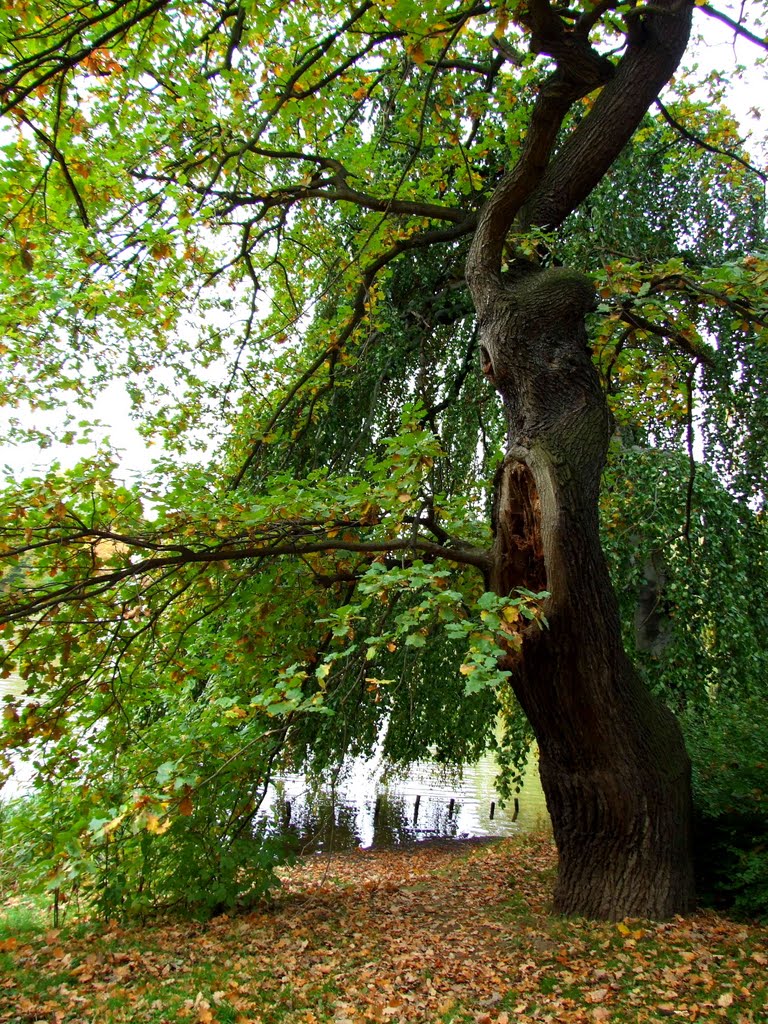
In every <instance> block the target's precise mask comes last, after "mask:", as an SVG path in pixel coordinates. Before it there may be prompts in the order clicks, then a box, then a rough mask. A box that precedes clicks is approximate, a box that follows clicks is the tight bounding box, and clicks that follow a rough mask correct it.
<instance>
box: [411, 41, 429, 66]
mask: <svg viewBox="0 0 768 1024" xmlns="http://www.w3.org/2000/svg"><path fill="white" fill-rule="evenodd" d="M408 56H409V57H410V58H411V60H412V61H413V62H414V64H419V65H421V64H423V63H424V61H425V60H426V59H427V58H426V56H425V54H424V51H423V50H422V48H421V43H416V45H415V46H414V47H412V48H411V49H410V50H409V51H408Z"/></svg>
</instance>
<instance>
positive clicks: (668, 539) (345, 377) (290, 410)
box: [0, 0, 768, 916]
mask: <svg viewBox="0 0 768 1024" xmlns="http://www.w3.org/2000/svg"><path fill="white" fill-rule="evenodd" d="M534 6H535V5H534ZM544 6H547V7H548V5H544ZM757 6H759V5H757ZM528 7H529V5H525V4H516V3H504V4H491V5H488V6H485V5H480V6H478V5H476V4H471V3H467V4H461V3H459V4H456V3H453V2H451V3H449V2H445V0H441V2H438V3H435V4H432V5H431V7H430V9H429V11H425V10H424V8H423V5H419V4H416V3H415V2H413V0H377V2H372V0H363V2H362V3H361V4H359V5H357V6H355V7H352V6H350V5H331V6H329V5H327V4H325V3H320V2H319V0H318V2H316V0H307V2H306V3H303V4H291V5H286V4H276V5H271V6H270V5H265V4H260V3H253V2H243V3H237V4H224V3H219V2H211V3H206V4H202V5H201V4H190V3H186V2H183V0H140V2H120V0H118V2H116V3H114V4H113V5H111V6H109V7H108V8H107V7H105V6H104V5H101V4H96V3H84V4H81V3H78V4H74V3H70V2H68V0H61V2H57V3H56V4H54V5H51V4H50V3H42V2H36V0H23V2H18V3H13V4H10V5H6V8H5V9H4V11H3V12H2V14H0V28H1V29H2V31H0V74H1V75H2V83H3V91H2V92H1V93H0V109H1V110H2V114H3V116H5V117H6V121H5V128H4V133H3V135H2V137H1V138H0V143H1V147H0V164H1V167H0V171H1V173H0V187H1V188H2V192H1V193H0V194H2V199H3V206H4V210H5V211H6V214H5V220H4V222H3V223H4V226H3V230H2V233H1V234H0V278H1V279H2V287H3V294H4V302H3V305H2V308H0V330H2V338H1V339H0V355H2V358H3V360H4V362H5V366H6V367H7V368H8V372H7V373H5V374H4V376H3V379H2V389H1V390H0V404H2V405H3V407H4V409H5V410H6V412H7V416H6V417H5V419H4V424H5V425H6V426H7V436H8V438H9V440H10V441H11V442H12V443H18V442H25V441H29V440H30V439H31V440H34V441H36V442H37V443H39V444H40V445H41V447H46V446H50V445H52V444H54V443H56V444H62V443H63V444H64V445H65V446H74V445H77V444H81V443H82V444H84V445H85V446H87V447H86V450H87V452H88V454H87V455H86V457H84V458H82V459H80V460H79V461H77V462H76V464H74V465H73V463H75V459H74V458H70V457H66V458H64V459H63V460H62V464H61V465H59V464H54V465H52V466H49V467H48V468H47V469H46V470H45V471H43V472H41V473H38V474H37V475H33V474H31V473H28V472H26V471H25V472H24V473H14V472H12V471H10V470H9V471H8V472H7V473H6V474H5V483H4V486H3V489H2V496H1V499H2V509H3V517H2V525H0V556H1V557H2V564H3V569H4V571H3V575H2V578H1V579H0V618H1V619H2V622H3V633H2V643H3V647H2V653H0V660H1V662H2V670H3V672H4V673H5V674H6V675H7V676H10V675H15V676H16V677H18V679H19V680H20V683H19V686H18V688H17V691H16V692H14V693H12V694H11V696H10V697H9V699H8V700H7V703H6V708H5V711H4V725H3V733H2V747H3V751H4V753H5V757H6V760H5V770H6V771H9V770H10V767H11V765H12V764H13V759H14V758H15V757H18V756H20V755H21V756H24V757H26V758H27V759H28V760H29V761H31V762H33V763H34V769H35V795H34V797H33V798H32V800H31V802H30V803H28V804H24V805H23V806H22V807H21V808H20V811H19V813H18V814H17V815H16V816H15V818H13V819H12V820H11V821H8V820H6V821H5V822H4V824H3V835H4V839H3V842H4V843H9V842H11V840H12V841H13V843H14V844H15V848H16V850H17V852H18V864H17V866H18V870H19V871H21V870H24V871H28V872H29V873H30V877H33V878H35V879H37V881H38V882H39V884H40V885H41V886H43V887H47V888H49V889H52V890H57V891H60V892H62V893H63V892H64V891H65V890H67V891H68V892H70V893H71V892H72V891H73V890H79V891H81V892H83V893H87V894H89V895H90V896H93V898H95V899H96V900H97V903H98V906H99V908H100V910H101V911H102V913H103V914H104V915H105V916H111V915H115V914H121V913H128V912H137V913H145V912H147V910H149V909H151V908H153V907H155V906H158V905H164V906H168V905H171V906H176V907H182V906H183V907H185V908H187V909H196V910H199V911H201V912H206V911H207V912H210V911H212V910H213V909H215V908H218V907H220V906H222V905H232V904H233V903H234V902H235V901H237V900H241V899H245V898H248V897H249V896H252V895H253V894H255V893H258V892H259V891H262V890H263V889H264V887H266V886H268V885H269V884H270V882H271V879H272V869H273V866H274V863H275V859H276V857H277V856H278V855H279V850H277V847H276V846H275V845H273V841H272V838H270V835H269V834H267V833H265V832H264V829H265V826H263V825H262V824H257V822H258V821H260V819H259V808H260V806H261V803H262V800H263V795H264V792H265V787H266V785H267V782H268V780H269V778H270V777H271V775H272V774H274V773H276V772H279V771H281V770H288V769H293V768H307V769H310V770H314V771H316V772H321V771H322V770H323V769H326V768H330V767H333V766H336V765H338V764H339V763H340V761H341V760H342V759H343V757H344V756H345V755H346V754H348V753H353V754H355V753H360V754H365V753H366V752H368V751H370V750H371V749H372V748H373V747H374V745H375V744H376V743H377V742H378V740H379V738H380V737H381V736H382V732H383V730H384V728H385V727H386V735H385V738H384V744H385V752H386V754H387V755H388V756H389V757H390V758H391V759H393V760H395V761H401V762H407V761H409V760H412V759H414V758H416V757H424V756H432V757H434V758H436V759H438V760H440V761H444V762H451V763H461V762H462V761H465V760H467V759H472V758H474V757H476V756H477V755H478V754H479V753H481V752H482V751H484V750H486V749H489V748H490V749H493V748H496V749H497V751H498V754H499V758H500V761H501V762H502V766H503V767H504V769H505V774H504V781H503V783H502V785H503V788H504V790H505V792H507V793H509V792H511V791H512V789H513V788H514V786H515V785H516V784H517V782H518V781H519V771H520V767H521V765H522V763H523V760H524V756H525V751H526V749H527V745H528V743H529V742H530V731H529V729H528V727H527V725H526V723H525V722H524V721H523V719H522V716H521V715H520V713H519V710H518V709H517V707H516V706H515V703H514V700H513V698H512V697H511V696H510V694H509V692H508V689H507V688H506V686H505V685H504V675H503V673H501V672H500V671H499V670H498V666H497V658H498V654H499V652H500V651H504V652H505V653H507V654H508V653H510V651H512V652H514V650H515V649H516V647H517V646H519V642H520V637H521V635H522V632H523V631H524V630H525V629H532V630H533V629H539V628H542V627H543V628H546V627H545V624H544V622H543V613H542V604H541V595H533V594H528V593H516V594H512V595H509V596H507V597H506V598H503V599H499V598H496V597H494V596H492V595H490V594H488V593H486V592H485V591H486V582H487V581H486V575H485V574H486V571H487V565H488V545H489V543H490V540H491V538H490V531H489V530H488V526H487V521H488V518H489V512H490V504H491V493H492V488H493V475H494V472H495V469H496V466H497V463H498V460H499V458H500V456H501V455H502V454H503V451H504V425H503V423H502V417H501V414H500V410H499V408H498V405H497V402H496V398H495V396H494V394H493V392H492V389H491V388H490V387H489V386H488V384H487V382H486V381H485V380H484V379H483V374H482V370H481V366H480V365H479V363H480V360H479V358H478V352H477V337H476V328H475V324H474V318H473V314H472V310H471V306H470V303H469V300H468V297H467V294H466V289H465V287H464V282H463V268H464V261H465V258H466V251H467V242H468V239H469V238H470V236H471V234H472V231H473V230H474V226H475V225H476V222H477V211H478V209H479V208H480V207H481V205H482V204H483V203H484V202H485V200H486V199H487V198H488V197H489V196H490V194H491V193H492V191H493V189H494V186H495V185H496V184H497V182H498V181H499V180H500V178H501V176H502V175H503V173H504V171H505V170H506V169H507V168H508V166H509V165H510V164H511V163H513V162H514V159H515V158H516V154H517V153H518V152H519V150H520V147H521V144H522V141H523V140H524V139H525V135H526V130H527V126H528V125H529V123H530V118H531V112H532V110H533V108H534V104H535V98H536V95H537V89H538V87H539V86H540V84H541V82H542V81H543V80H544V78H545V76H546V75H547V74H548V73H549V72H550V71H551V69H552V66H553V59H552V58H551V55H548V54H546V53H540V52H538V51H537V50H536V47H535V46H529V45H528V44H529V43H530V42H531V39H530V32H529V28H528V27H527V22H526V17H527V14H526V11H527V10H528ZM576 7H577V8H578V10H579V12H581V16H582V17H583V18H585V19H587V21H590V19H591V21H592V27H593V29H594V32H593V40H594V42H595V45H596V46H599V47H602V48H604V49H605V50H606V52H607V53H608V54H609V55H611V57H610V58H609V59H612V58H613V54H614V52H615V46H616V41H617V38H619V36H621V35H622V33H624V32H625V31H628V28H627V26H628V24H629V21H630V20H631V18H629V16H628V15H627V11H626V9H625V5H622V4H618V3H616V4H614V3H610V2H609V3H606V4H600V5H597V7H594V6H593V5H592V4H589V3H584V4H579V5H576ZM553 16H554V15H553ZM557 16H558V17H560V14H558V15H557ZM573 16H575V15H573V12H571V13H570V14H567V15H565V17H567V18H570V17H573ZM625 16H627V18H628V19H629V20H627V21H624V20H623V19H624V18H625ZM593 100H594V97H590V96H587V97H585V98H584V101H583V103H579V104H577V105H576V107H575V108H574V110H572V111H571V112H570V113H569V115H568V117H567V119H566V122H565V123H564V127H563V132H562V136H563V140H564V141H565V140H567V138H568V137H569V135H570V134H571V133H572V131H573V129H574V128H575V127H576V126H577V125H578V124H579V123H580V121H581V119H582V118H584V117H587V116H589V110H590V108H591V105H592V103H593ZM701 144H703V148H702V145H701ZM762 181H764V176H763V175H762V174H761V172H759V171H757V170H756V169H755V168H754V167H753V165H752V163H751V161H750V154H749V152H748V151H747V149H746V148H745V146H744V144H743V143H742V140H741V139H740V137H739V134H738V131H737V127H736V125H735V122H734V120H733V118H732V116H730V115H729V114H728V112H727V110H725V108H724V107H723V105H722V103H721V102H720V95H719V85H718V84H717V83H716V82H715V81H714V79H712V78H709V79H707V77H706V76H702V75H699V74H695V73H693V72H691V74H690V75H688V76H681V77H680V78H679V80H678V81H677V82H676V84H675V86H674V89H673V90H672V91H671V93H670V96H668V97H667V98H666V99H665V105H664V106H663V108H662V109H661V110H660V111H659V112H655V111H654V112H653V113H649V115H648V116H647V118H646V119H645V121H644V123H643V125H642V126H641V129H640V131H639V132H638V133H637V135H636V136H635V138H634V140H633V141H632V143H631V144H630V145H629V146H628V147H627V148H626V150H625V152H624V153H623V154H622V156H621V157H620V158H619V160H618V161H617V162H616V163H615V164H614V166H613V168H612V169H611V172H610V174H609V175H608V176H606V178H605V180H604V181H603V182H602V183H601V185H600V186H599V187H598V188H597V189H596V190H595V191H594V192H593V193H592V195H591V196H590V197H589V199H588V201H587V202H585V203H584V204H582V205H581V206H580V207H579V208H578V209H577V210H576V211H575V212H574V214H573V215H572V216H571V218H570V219H569V220H568V221H567V222H566V223H565V224H564V225H563V226H562V227H561V228H560V229H559V230H558V231H557V232H553V233H543V232H540V231H534V232H530V233H525V232H520V233H519V234H518V235H517V236H516V237H515V239H514V245H513V246H512V247H511V249H510V252H509V254H508V255H509V261H510V264H512V263H513V262H514V260H515V258H517V257H518V256H519V255H520V254H523V255H525V256H526V257H527V258H529V259H534V260H537V261H538V262H539V263H540V264H542V265H551V264H555V263H568V264H571V265H573V266H578V267H580V268H581V269H583V270H585V271H587V272H589V273H590V274H591V275H592V277H593V279H594V281H595V287H596V290H597V292H598V294H599V297H600V305H599V307H598V309H597V311H596V313H595V315H594V318H593V322H592V324H591V334H590V342H591V344H592V347H593V351H594V358H595V363H596V366H597V368H598V370H599V373H600V375H601V380H602V381H603V384H604V388H605V391H606V394H607V396H608V399H609V402H610V404H611V407H612V410H613V413H614V416H615V418H616V423H617V428H618V430H617V438H616V444H615V448H614V450H613V452H612V459H611V463H610V465H609V467H608V469H607V472H606V479H605V484H606V486H605V490H604V500H603V507H602V509H601V514H602V519H603V529H604V536H605V541H606V547H607V551H608V555H609V559H610V561H611V564H612V566H613V569H614V576H615V580H616V583H617V587H618V591H619V597H620V601H621V603H622V607H623V611H624V619H625V622H626V624H627V640H628V645H629V647H630V649H632V648H634V647H636V648H637V650H636V653H637V657H638V659H639V661H640V663H641V665H642V668H643V671H644V673H645V675H646V677H647V679H648V680H649V682H650V683H651V685H652V686H653V687H654V689H655V690H656V691H657V692H659V693H661V694H662V695H663V696H664V697H665V698H666V699H667V700H668V701H669V703H670V704H671V705H672V706H673V707H674V708H675V709H676V710H685V709H688V708H692V709H693V710H695V711H696V713H699V712H701V713H702V714H704V711H705V709H706V708H707V707H708V706H710V705H711V704H713V703H714V704H715V705H719V702H720V701H723V702H726V704H725V706H727V707H730V704H731V703H733V702H734V701H736V702H738V701H740V700H741V699H742V697H747V696H750V695H759V694H760V693H764V692H765V682H764V681H765V678H766V675H765V651H766V650H768V642H766V628H767V624H766V621H765V609H764V608H763V607H762V603H761V602H754V601H753V602H750V598H749V595H750V592H754V591H755V589H757V590H758V592H761V590H760V588H761V587H762V581H763V578H764V576H765V574H766V572H767V571H768V570H767V569H766V566H765V556H764V551H765V544H764V540H765V504H766V502H765V494H766V464H765V451H766V450H767V446H766V441H767V440H768V439H767V438H766V430H768V427H766V423H767V422H768V416H767V415H766V412H767V410H766V404H765V403H766V401H768V399H767V398H766V396H767V395H768V362H767V360H768V346H767V345H766V344H765V328H766V322H767V319H768V310H767V309H766V303H765V285H766V282H767V281H768V246H767V245H766V237H765V225H764V194H763V188H762ZM638 196H641V197H642V203H641V206H640V207H639V208H638V201H637V197H638ZM115 384H117V385H119V386H120V387H124V388H125V389H127V391H128V393H129V394H130V396H131V401H132V408H133V413H134V416H135V420H136V423H137V425H138V427H139V429H140V430H141V431H142V433H143V434H144V436H145V437H146V438H147V440H148V441H151V442H152V443H153V444H154V445H155V448H156V450H157V452H158V456H157V459H156V460H155V463H154V467H153V470H152V471H151V472H150V473H148V474H147V475H146V476H145V477H144V478H143V479H141V480H138V481H136V480H134V481H130V480H128V481H127V480H125V479H123V478H122V475H121V471H120V469H119V465H118V458H117V455H116V453H115V451H114V450H113V449H112V447H111V446H110V444H109V443H107V442H106V441H105V440H104V431H103V429H102V428H100V427H99V426H98V424H96V423H94V420H93V415H92V412H91V408H92V406H93V404H94V402H95V401H96V399H97V397H98V396H99V395H100V394H103V393H104V391H105V389H106V388H107V387H108V386H110V385H111V386H114V385H115ZM57 409H58V410H59V411H60V412H61V416H60V417H59V418H57V419H50V418H49V417H48V413H50V412H51V411H52V410H57ZM62 417H63V418H62ZM694 426H695V431H694ZM694 433H696V435H697V436H698V437H700V438H701V440H702V444H703V455H704V457H705V458H706V460H707V461H708V463H709V465H710V467H711V472H710V471H709V470H704V469H703V468H701V467H698V468H696V472H695V473H694V468H695V467H694V461H693V454H694V452H693V439H694ZM71 450H73V451H74V450H77V449H74V448H73V449H71ZM659 557H661V559H662V561H663V564H661V563H659V565H658V567H657V568H658V571H657V576H659V577H663V586H662V587H661V588H660V590H659V600H660V602H661V603H662V605H663V609H662V611H663V615H661V616H657V618H659V620H660V621H659V623H658V632H657V636H656V641H658V642H656V641H654V642H653V643H649V639H648V636H647V630H646V635H645V638H644V639H642V638H641V640H640V641H639V642H637V643H636V636H635V619H636V615H635V612H636V607H637V595H638V590H639V589H642V588H643V587H644V586H645V585H646V584H647V582H648V581H647V579H646V578H645V577H646V567H647V566H648V565H649V564H652V563H654V561H658V559H659ZM692 564H695V565H696V566H697V572H696V573H692V572H691V565H692ZM750 588H751V589H750ZM662 591H663V592H662ZM661 620H663V621H661ZM499 717H500V718H501V720H502V722H503V725H504V728H503V730H502V732H501V734H498V733H497V731H496V728H495V725H496V722H497V720H498V719H499ZM707 721H709V719H707Z"/></svg>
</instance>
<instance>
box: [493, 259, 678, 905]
mask: <svg viewBox="0 0 768 1024" xmlns="http://www.w3.org/2000/svg"><path fill="white" fill-rule="evenodd" d="M592 298H593V295H592V288H591V287H590V285H589V282H588V281H587V280H586V279H585V278H582V277H580V276H579V275H576V274H573V273H571V272H568V271H564V270H559V269H556V270H549V271H543V272H534V273H533V274H531V275H529V276H525V277H523V278H522V279H520V280H518V281H516V282H514V283H512V284H510V285H508V286H507V287H506V288H505V289H504V290H502V291H500V292H499V293H498V295H497V300H496V302H495V304H494V305H493V307H492V309H489V311H488V314H487V316H486V319H485V321H484V325H483V345H484V349H485V352H486V368H487V372H488V373H489V375H490V376H492V378H493V382H494V383H495V385H496V386H497V388H498V389H499V391H500V393H501V396H502V399H503V401H504V407H505V409H506V411H507V416H508V424H509V447H508V454H507V457H506V459H505V462H504V466H503V467H502V470H501V472H500V474H499V478H498V481H497V491H496V502H495V516H494V518H495V526H496V530H495V549H494V559H493V572H492V578H491V583H492V586H493V588H494V589H495V590H496V591H497V592H498V593H504V594H505V593H508V592H509V591H510V590H511V589H512V588H513V587H515V586H526V587H529V588H530V589H535V590H539V589H547V590H548V591H549V592H550V593H551V597H550V598H549V600H548V601H547V606H546V615H547V619H548V621H549V628H548V629H546V630H545V631H543V632H539V631H538V629H537V628H536V627H534V628H532V629H530V630H529V632H528V634H527V635H526V637H525V641H524V645H523V650H522V657H517V658H514V659H511V661H510V665H509V667H510V668H511V669H512V672H511V677H510V678H511V682H512V685H513V687H514V690H515V693H516V695H517V697H518V700H519V701H520V703H521V705H522V707H523V710H524V711H525V713H526V715H527V716H528V718H529V720H530V722H531V724H532V726H533V729H534V732H535V734H536V737H537V740H538V743H539V749H540V758H541V760H540V766H541V779H542V785H543V788H544V792H545V795H546V798H547V806H548V809H549V812H550V815H551V818H552V823H553V827H554V832H555V839H556V842H557V846H558V850H559V854H560V865H559V874H558V883H557V888H556V893H555V907H556V909H557V910H558V911H560V912H563V913H567V914H580V915H584V916H589V917H596V918H611V919H621V918H623V917H626V916H635V917H667V916H669V915H671V914H674V913H679V912H682V911H684V910H686V909H687V908H688V906H689V904H690V901H691V898H692V896H693V890H692V873H691V863H690V837H689V829H690V826H689V822H690V779H689V774H690V770H689V763H688V758H687V755H686V752H685V748H684V746H683V742H682V737H681V734H680V731H679V728H678V727H677V723H676V722H675V720H674V718H673V716H672V715H671V714H670V713H669V712H668V711H667V710H666V709H665V708H664V707H663V706H662V705H661V704H660V703H658V702H657V701H655V700H654V699H653V698H652V697H651V695H650V694H649V693H648V691H647V690H646V689H645V687H644V685H643V683H642V682H641V680H640V679H639V677H638V676H637V674H636V672H635V671H634V669H633V667H632V665H631V663H630V662H629V660H628V659H627V657H626V655H625V653H624V650H623V646H622V641H621V630H620V623H619V616H618V609H617V604H616V600H615V597H614V593H613V589H612V586H611V581H610V578H609V575H608V569H607V566H606V563H605V559H604V557H603V553H602V549H601V546H600V538H599V532H598V516H597V499H598V492H599V485H600V476H601V472H602V468H603V464H604V459H605V454H606V450H607V446H608V440H609V437H610V433H611V428H610V422H609V415H608V411H607V408H606V404H605V400H604V397H603V394H602V392H601V390H600V386H599V382H598V378H597V374H596V373H595V371H594V368H593V366H592V362H591V358H590V353H589V350H588V348H587V345H586V333H585V329H584V313H585V311H586V309H587V308H588V307H589V306H590V305H591V303H592Z"/></svg>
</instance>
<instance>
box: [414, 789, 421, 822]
mask: <svg viewBox="0 0 768 1024" xmlns="http://www.w3.org/2000/svg"><path fill="white" fill-rule="evenodd" d="M420 803H421V797H420V796H417V797H416V803H415V804H414V805H413V824H414V825H415V824H416V822H417V821H418V820H419V804H420Z"/></svg>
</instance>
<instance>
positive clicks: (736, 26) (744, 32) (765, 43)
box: [697, 4, 768, 50]
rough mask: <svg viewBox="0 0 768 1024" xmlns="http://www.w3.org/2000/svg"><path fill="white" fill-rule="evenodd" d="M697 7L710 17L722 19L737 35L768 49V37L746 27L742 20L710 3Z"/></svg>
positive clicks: (717, 19)
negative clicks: (729, 15) (724, 12)
mask: <svg viewBox="0 0 768 1024" xmlns="http://www.w3.org/2000/svg"><path fill="white" fill-rule="evenodd" d="M697 9H698V10H700V11H703V12H704V13H705V14H708V15H709V17H710V18H714V19H715V20H716V21H722V23H723V24H724V25H727V26H728V28H732V29H733V31H734V32H735V33H736V35H737V36H741V37H742V38H743V39H748V40H749V41H750V43H754V44H755V46H762V48H763V49H764V50H768V39H766V38H765V37H763V38H761V37H760V36H757V35H755V33H754V32H750V31H749V29H748V28H744V26H743V25H742V24H741V22H740V21H734V19H733V18H729V17H728V15H727V14H723V12H722V11H717V10H715V8H714V7H712V6H711V5H710V4H698V5H697Z"/></svg>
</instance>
